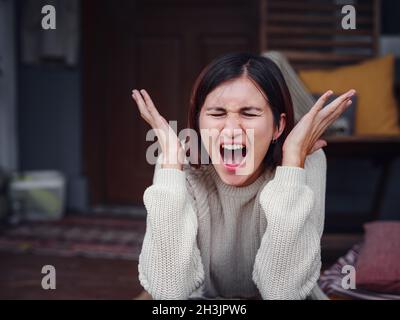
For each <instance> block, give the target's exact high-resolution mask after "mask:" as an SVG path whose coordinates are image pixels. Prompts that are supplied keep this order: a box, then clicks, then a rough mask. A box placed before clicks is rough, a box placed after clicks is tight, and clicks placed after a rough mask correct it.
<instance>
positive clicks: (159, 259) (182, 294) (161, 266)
mask: <svg viewBox="0 0 400 320" xmlns="http://www.w3.org/2000/svg"><path fill="white" fill-rule="evenodd" d="M143 201H144V204H145V207H146V210H147V224H146V233H145V237H144V240H143V246H142V251H141V253H140V256H139V265H138V269H139V281H140V283H141V285H142V286H143V288H144V289H145V290H146V291H147V292H148V293H150V295H151V296H152V297H153V299H157V300H160V299H169V300H170V299H171V300H172V299H187V298H188V297H189V296H190V294H191V293H192V292H193V291H194V290H196V289H197V288H199V287H200V286H201V284H202V283H203V282H204V269H203V265H202V263H201V257H200V251H199V249H198V247H197V242H196V236H197V230H198V224H197V216H196V214H195V212H194V210H193V209H192V206H191V204H190V201H189V199H188V193H187V189H186V176H185V172H184V171H181V170H177V169H161V168H159V167H158V165H157V166H156V170H155V174H154V178H153V184H152V185H151V186H150V187H148V188H147V189H146V190H145V192H144V195H143Z"/></svg>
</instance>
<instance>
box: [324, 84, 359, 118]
mask: <svg viewBox="0 0 400 320" xmlns="http://www.w3.org/2000/svg"><path fill="white" fill-rule="evenodd" d="M355 93H356V91H355V90H354V89H351V90H349V91H347V92H346V93H344V94H342V95H341V96H339V97H337V98H336V99H335V100H333V101H332V102H331V103H330V104H328V105H327V106H326V108H325V109H324V111H325V112H326V113H327V114H328V115H329V114H330V113H333V112H335V110H336V109H338V108H339V107H340V106H343V104H344V103H346V102H347V101H349V100H350V99H351V98H352V97H353V96H354V95H355Z"/></svg>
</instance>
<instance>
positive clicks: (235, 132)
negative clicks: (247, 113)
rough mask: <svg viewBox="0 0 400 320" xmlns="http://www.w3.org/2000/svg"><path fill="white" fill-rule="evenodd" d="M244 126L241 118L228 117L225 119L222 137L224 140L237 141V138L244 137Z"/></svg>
mask: <svg viewBox="0 0 400 320" xmlns="http://www.w3.org/2000/svg"><path fill="white" fill-rule="evenodd" d="M242 131H243V128H242V125H241V122H240V118H239V117H238V116H236V115H228V116H227V117H226V118H225V123H224V128H223V129H222V132H221V135H222V136H223V137H224V138H227V139H232V140H235V138H236V137H239V136H241V135H242Z"/></svg>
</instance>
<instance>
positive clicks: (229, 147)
mask: <svg viewBox="0 0 400 320" xmlns="http://www.w3.org/2000/svg"><path fill="white" fill-rule="evenodd" d="M222 148H224V149H227V150H241V149H243V148H244V146H243V145H241V144H223V145H222Z"/></svg>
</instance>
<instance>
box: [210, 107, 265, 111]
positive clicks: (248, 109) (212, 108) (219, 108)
mask: <svg viewBox="0 0 400 320" xmlns="http://www.w3.org/2000/svg"><path fill="white" fill-rule="evenodd" d="M206 110H207V111H220V112H221V111H226V110H225V108H223V107H208V108H207V109H206ZM240 111H259V112H261V111H263V109H262V108H259V107H254V106H246V107H241V108H240Z"/></svg>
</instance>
